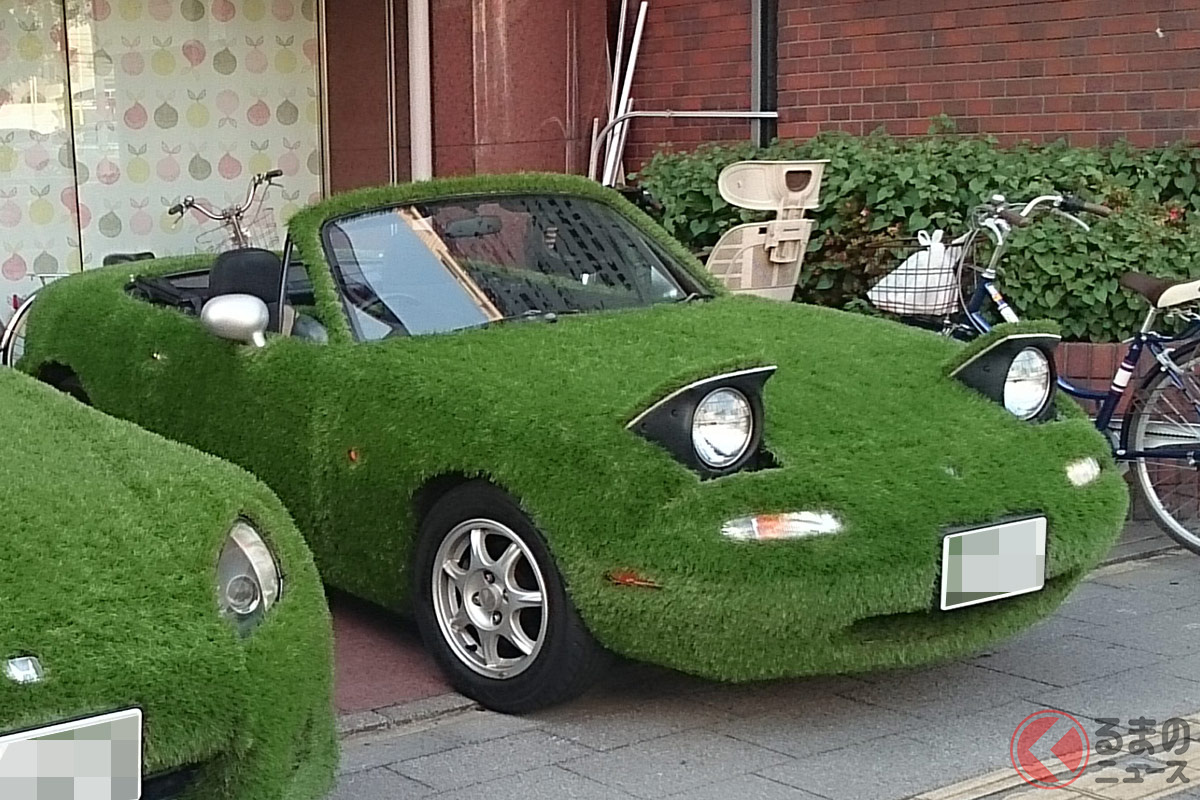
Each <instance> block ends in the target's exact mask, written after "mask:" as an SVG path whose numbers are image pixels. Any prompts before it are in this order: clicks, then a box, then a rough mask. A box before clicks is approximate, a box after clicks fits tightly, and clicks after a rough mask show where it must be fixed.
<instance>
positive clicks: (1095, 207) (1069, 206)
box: [1061, 197, 1113, 217]
mask: <svg viewBox="0 0 1200 800" xmlns="http://www.w3.org/2000/svg"><path fill="white" fill-rule="evenodd" d="M1061 207H1062V210H1063V211H1067V212H1071V213H1074V212H1078V211H1086V212H1087V213H1089V214H1095V215H1096V216H1097V217H1111V216H1112V214H1113V210H1112V209H1111V208H1109V207H1108V206H1102V205H1100V204H1099V203H1085V202H1084V201H1082V200H1080V199H1079V198H1078V197H1064V198H1063V201H1062V206H1061Z"/></svg>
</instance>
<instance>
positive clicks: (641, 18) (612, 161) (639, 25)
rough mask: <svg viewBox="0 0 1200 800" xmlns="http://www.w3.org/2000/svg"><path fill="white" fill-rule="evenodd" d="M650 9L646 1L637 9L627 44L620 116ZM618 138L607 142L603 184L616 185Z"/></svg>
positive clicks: (625, 102) (619, 109) (618, 155)
mask: <svg viewBox="0 0 1200 800" xmlns="http://www.w3.org/2000/svg"><path fill="white" fill-rule="evenodd" d="M649 8H650V3H649V2H648V0H642V4H641V6H639V7H638V17H637V22H636V23H634V26H633V40H632V41H631V42H630V43H629V61H628V62H626V64H625V82H624V83H623V84H621V96H620V98H619V100H618V102H617V112H616V114H614V115H613V116H614V117H617V116H620V115H621V114H622V113H623V112H625V111H628V110H629V95H630V93H631V92H632V91H633V72H634V70H635V69H637V61H638V52H639V51H640V50H641V47H642V31H643V30H644V29H645V26H646V12H647V11H648V10H649ZM619 141H620V137H617V138H616V139H612V138H610V139H609V141H608V156H607V157H606V158H605V159H604V182H605V183H616V181H617V179H616V173H617V165H618V163H619V162H620V161H621V153H620V152H619V151H618V150H617V143H618V142H619Z"/></svg>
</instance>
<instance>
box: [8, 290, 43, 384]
mask: <svg viewBox="0 0 1200 800" xmlns="http://www.w3.org/2000/svg"><path fill="white" fill-rule="evenodd" d="M36 297H37V292H36V291H34V293H33V294H31V295H29V297H26V298H25V302H23V303H21V305H20V306H18V307H17V310H16V311H15V312H13V315H12V318H11V319H10V320H9V321H8V325H6V326H4V331H3V332H2V333H0V367H15V366H16V365H17V362H18V361H20V360H21V356H23V355H25V326H26V325H27V324H28V322H29V309H30V307H31V306H32V305H33V301H34V299H35V298H36Z"/></svg>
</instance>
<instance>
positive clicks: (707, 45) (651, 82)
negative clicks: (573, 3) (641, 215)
mask: <svg viewBox="0 0 1200 800" xmlns="http://www.w3.org/2000/svg"><path fill="white" fill-rule="evenodd" d="M637 5H638V3H637V2H636V0H630V3H629V6H630V9H629V12H630V13H629V21H628V23H627V30H626V36H627V37H628V36H629V35H630V33H631V30H632V27H633V24H634V22H635V20H636V10H637ZM610 8H611V9H612V14H611V16H612V18H613V19H616V18H618V17H619V16H620V8H621V6H620V3H619V2H614V3H612V4H611V6H610ZM614 36H615V33H614ZM632 97H633V98H634V100H635V101H636V102H635V106H634V107H635V108H637V109H646V110H650V109H653V110H661V109H668V108H669V109H675V110H689V111H700V110H705V111H707V110H712V109H724V110H728V109H737V110H747V109H749V108H750V0H652V2H651V3H650V10H649V13H648V14H647V16H646V28H645V32H644V34H643V37H642V48H641V55H640V56H639V58H638V64H637V72H636V73H635V81H634V87H633V92H632ZM749 136H750V127H749V123H746V122H732V123H731V122H728V121H721V122H710V121H706V120H680V121H666V120H654V119H639V120H637V121H635V122H634V123H633V124H632V127H631V129H630V134H629V140H628V142H629V145H628V148H627V150H626V159H627V163H628V164H631V165H634V164H636V163H638V162H640V161H641V160H642V159H645V158H648V157H649V156H650V155H651V154H652V153H653V152H654V151H655V150H656V149H657V148H658V147H659V146H660V145H662V144H666V143H674V144H677V145H681V146H695V145H696V144H699V143H700V142H705V141H720V140H730V139H747V138H749Z"/></svg>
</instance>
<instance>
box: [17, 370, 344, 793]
mask: <svg viewBox="0 0 1200 800" xmlns="http://www.w3.org/2000/svg"><path fill="white" fill-rule="evenodd" d="M0 508H3V509H4V517H5V518H4V524H3V526H0V797H2V798H5V800H9V798H11V799H12V800H33V799H34V798H59V797H61V798H72V797H106V798H112V800H136V798H138V797H139V796H144V797H147V798H156V799H157V800H165V799H166V798H175V797H180V798H183V797H187V798H197V799H199V798H203V799H204V800H317V798H320V797H324V796H325V795H326V793H327V792H328V790H329V788H330V786H331V784H332V782H333V774H334V769H335V767H336V764H337V747H336V740H335V735H334V726H333V711H332V700H331V684H332V663H331V662H332V643H331V635H330V626H329V612H328V610H327V609H326V606H325V598H324V595H323V593H322V590H321V585H320V582H319V580H318V578H317V573H316V569H315V567H314V565H313V563H312V556H311V555H310V553H309V551H308V548H307V547H305V545H304V542H303V541H302V540H301V538H300V535H299V533H298V532H297V531H296V529H295V526H294V525H293V524H292V521H291V520H290V519H289V518H288V515H287V513H286V511H284V509H283V507H282V506H281V505H280V503H279V501H278V500H277V499H276V498H275V496H274V495H273V494H272V493H271V492H270V491H269V490H268V489H267V488H266V487H265V486H263V485H262V484H261V483H259V482H258V481H255V480H253V479H252V478H251V477H250V476H249V475H247V474H245V472H243V471H242V470H240V469H238V468H237V467H235V466H233V465H232V464H227V463H223V462H221V461H219V460H217V459H215V458H213V457H211V456H206V455H203V454H201V453H197V452H195V451H194V450H192V449H191V448H188V447H184V446H182V445H179V444H176V443H174V442H168V441H166V440H164V439H162V438H161V437H159V436H155V435H153V434H150V433H147V432H146V431H143V430H139V429H138V428H137V427H136V426H134V425H130V424H129V423H126V422H122V421H119V420H115V419H112V418H111V417H107V416H105V415H104V414H101V413H99V412H97V411H94V410H92V409H88V408H84V407H83V406H81V405H80V404H79V403H76V402H75V401H73V400H71V399H70V398H68V397H66V396H65V395H62V394H60V393H59V392H56V391H54V390H52V389H50V388H49V387H47V386H44V385H41V384H38V383H37V382H35V381H33V380H32V379H30V378H28V377H26V376H24V375H20V374H19V373H17V372H14V371H13V370H0Z"/></svg>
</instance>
